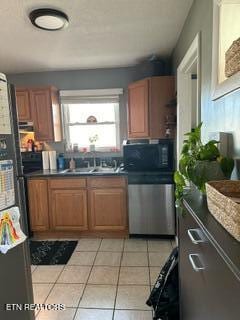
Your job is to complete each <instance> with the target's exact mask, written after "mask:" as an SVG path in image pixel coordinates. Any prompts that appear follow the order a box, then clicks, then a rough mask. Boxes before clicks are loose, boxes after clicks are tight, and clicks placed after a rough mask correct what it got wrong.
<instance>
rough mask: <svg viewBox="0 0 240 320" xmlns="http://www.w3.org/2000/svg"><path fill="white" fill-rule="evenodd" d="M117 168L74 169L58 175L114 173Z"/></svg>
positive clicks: (63, 171)
mask: <svg viewBox="0 0 240 320" xmlns="http://www.w3.org/2000/svg"><path fill="white" fill-rule="evenodd" d="M118 171H119V168H111V167H96V168H93V167H91V168H76V169H74V170H71V169H65V170H62V171H61V172H60V173H114V172H118Z"/></svg>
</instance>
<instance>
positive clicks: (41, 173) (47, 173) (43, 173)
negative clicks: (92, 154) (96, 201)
mask: <svg viewBox="0 0 240 320" xmlns="http://www.w3.org/2000/svg"><path fill="white" fill-rule="evenodd" d="M126 175H127V172H126V171H123V170H116V171H110V172H108V171H99V172H98V171H97V172H91V171H89V172H77V171H72V172H66V170H38V171H34V172H31V173H27V174H25V175H24V176H25V177H26V178H34V177H45V178H47V177H64V178H67V177H92V176H97V177H98V176H126Z"/></svg>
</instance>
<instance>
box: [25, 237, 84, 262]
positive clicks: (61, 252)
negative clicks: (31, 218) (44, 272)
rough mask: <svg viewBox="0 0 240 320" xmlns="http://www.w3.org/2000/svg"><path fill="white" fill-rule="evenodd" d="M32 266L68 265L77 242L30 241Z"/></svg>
mask: <svg viewBox="0 0 240 320" xmlns="http://www.w3.org/2000/svg"><path fill="white" fill-rule="evenodd" d="M29 243H30V254H31V264H33V265H55V264H66V263H67V262H68V260H69V259H70V257H71V255H72V253H73V251H74V249H75V248H76V245H77V243H78V242H77V241H33V240H30V241H29Z"/></svg>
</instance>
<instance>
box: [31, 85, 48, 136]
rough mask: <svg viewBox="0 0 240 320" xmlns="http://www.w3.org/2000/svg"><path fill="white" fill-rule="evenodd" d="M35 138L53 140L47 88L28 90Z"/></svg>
mask: <svg viewBox="0 0 240 320" xmlns="http://www.w3.org/2000/svg"><path fill="white" fill-rule="evenodd" d="M30 97H31V104H32V113H33V121H34V131H35V139H36V140H39V141H54V132H53V119H52V105H51V96H50V90H49V89H31V90H30Z"/></svg>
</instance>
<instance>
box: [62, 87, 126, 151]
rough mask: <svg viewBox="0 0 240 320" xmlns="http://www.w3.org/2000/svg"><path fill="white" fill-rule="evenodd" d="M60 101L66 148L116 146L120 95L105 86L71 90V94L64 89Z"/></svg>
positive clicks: (118, 139) (112, 149)
mask: <svg viewBox="0 0 240 320" xmlns="http://www.w3.org/2000/svg"><path fill="white" fill-rule="evenodd" d="M113 90H116V89H113ZM99 91H101V92H99ZM102 91H104V95H103V92H102ZM109 91H112V90H107V93H112V92H109ZM67 92H68V94H67ZM64 93H65V94H64ZM73 93H75V94H74V95H73ZM100 93H101V94H100ZM90 94H92V95H90ZM61 101H62V106H63V122H64V133H65V139H66V142H67V145H68V148H70V147H71V146H74V145H77V146H78V148H86V149H87V150H89V148H90V147H89V146H90V145H92V144H94V145H95V149H96V150H97V151H116V150H119V148H120V138H119V95H112V94H111V95H110V94H106V90H83V91H76V92H74V91H73V92H72V91H71V95H69V91H66V92H64V91H63V92H61Z"/></svg>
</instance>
